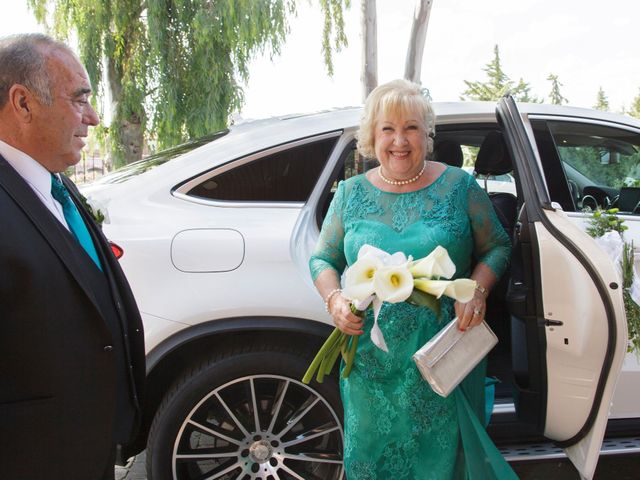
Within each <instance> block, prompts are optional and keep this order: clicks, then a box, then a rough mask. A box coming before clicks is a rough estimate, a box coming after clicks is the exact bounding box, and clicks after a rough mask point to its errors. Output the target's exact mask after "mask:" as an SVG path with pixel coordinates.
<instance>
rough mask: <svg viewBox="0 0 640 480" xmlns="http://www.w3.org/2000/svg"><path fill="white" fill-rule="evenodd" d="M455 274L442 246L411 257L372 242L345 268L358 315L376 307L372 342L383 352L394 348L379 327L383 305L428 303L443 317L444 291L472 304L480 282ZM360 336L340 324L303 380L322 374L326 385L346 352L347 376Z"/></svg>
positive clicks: (346, 291)
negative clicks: (326, 379)
mask: <svg viewBox="0 0 640 480" xmlns="http://www.w3.org/2000/svg"><path fill="white" fill-rule="evenodd" d="M455 272H456V266H455V264H454V263H453V261H452V260H451V258H450V257H449V253H448V252H447V250H446V249H445V248H444V247H441V246H438V247H436V248H435V249H434V250H433V251H432V252H431V253H430V254H429V255H427V256H426V257H424V258H422V259H420V260H413V259H412V257H411V256H409V257H407V256H406V255H405V254H404V253H402V252H396V253H394V254H389V253H387V252H385V251H383V250H380V249H379V248H376V247H373V246H371V245H363V246H362V247H361V248H360V250H359V251H358V259H357V261H356V262H355V263H354V264H353V265H351V266H350V267H349V268H348V269H347V270H346V271H345V274H344V290H343V291H342V294H343V295H344V296H345V297H347V298H348V299H350V300H351V302H352V310H353V311H354V313H356V314H364V311H365V310H366V309H367V308H369V306H372V307H373V314H374V324H373V327H372V328H371V341H372V342H373V343H374V344H375V345H376V346H377V347H378V348H380V349H381V350H384V351H385V352H388V351H389V349H388V347H387V344H386V342H385V340H384V336H383V335H382V331H381V330H380V327H379V326H378V314H379V313H380V308H381V307H382V303H383V302H389V303H399V302H404V301H407V302H409V303H412V304H414V305H420V306H425V307H428V308H430V309H432V310H433V311H434V312H435V313H436V315H439V314H440V300H439V299H440V297H442V295H446V296H448V297H451V298H454V299H456V300H458V301H459V302H462V303H466V302H468V301H470V300H471V299H472V298H473V295H474V293H475V289H476V285H477V284H476V282H475V280H471V279H468V278H458V279H455V280H449V279H450V278H451V277H453V275H454V274H455ZM358 338H359V336H358V335H354V336H351V335H347V334H346V333H343V332H341V331H340V330H339V329H338V328H335V329H334V331H333V332H332V333H331V335H330V336H329V338H328V339H327V340H326V341H325V343H324V344H323V345H322V347H321V348H320V350H319V351H318V353H317V354H316V356H315V358H314V359H313V361H312V362H311V364H310V365H309V368H308V369H307V372H306V373H305V375H304V377H303V378H302V382H303V383H306V384H308V383H309V382H311V380H312V379H313V376H314V375H316V380H317V381H318V382H320V383H322V381H323V379H324V376H325V375H327V374H328V373H329V372H330V371H331V369H332V368H333V365H334V364H335V362H336V360H337V359H338V357H339V356H340V354H342V357H343V359H344V361H345V368H344V369H343V371H342V377H343V378H347V377H348V376H349V373H351V368H352V365H353V360H354V359H355V354H356V351H357V348H358Z"/></svg>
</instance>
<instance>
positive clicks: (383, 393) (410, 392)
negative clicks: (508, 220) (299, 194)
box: [310, 167, 517, 480]
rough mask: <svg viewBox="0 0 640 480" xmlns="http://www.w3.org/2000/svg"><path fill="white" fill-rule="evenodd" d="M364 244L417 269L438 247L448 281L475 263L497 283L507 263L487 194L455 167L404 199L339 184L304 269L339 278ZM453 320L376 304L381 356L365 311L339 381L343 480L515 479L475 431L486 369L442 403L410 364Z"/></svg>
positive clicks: (445, 303) (445, 308)
mask: <svg viewBox="0 0 640 480" xmlns="http://www.w3.org/2000/svg"><path fill="white" fill-rule="evenodd" d="M364 244H370V245H373V246H375V247H378V248H381V249H382V250H385V251H387V252H389V253H394V252H398V251H401V252H404V253H405V254H406V255H412V256H413V258H415V259H417V258H422V257H424V256H425V255H427V254H428V253H429V252H431V251H432V250H433V249H434V248H435V247H436V246H437V245H442V246H443V247H445V248H446V249H447V250H448V252H449V255H450V256H451V259H452V260H453V262H454V263H455V264H456V267H457V271H456V275H455V276H456V277H468V276H469V275H470V274H471V264H472V259H474V258H475V259H477V260H478V261H480V262H483V263H484V264H486V265H487V266H489V267H490V268H491V269H492V271H493V272H495V274H496V275H497V276H500V275H501V274H502V273H503V272H504V270H505V268H506V266H507V262H508V259H509V253H510V242H509V238H508V236H507V235H506V234H505V232H504V230H503V229H502V227H501V226H500V223H499V222H498V219H497V217H496V216H495V213H494V211H493V208H492V206H491V202H490V201H489V199H488V197H487V195H486V193H485V192H484V191H483V190H482V189H481V188H480V187H479V186H478V184H477V183H476V181H475V179H474V178H473V177H472V176H470V175H469V174H467V173H466V172H464V171H463V170H460V169H458V168H455V167H447V169H446V170H445V171H444V172H443V173H442V175H441V176H440V177H439V178H438V179H436V180H435V182H433V183H432V184H431V185H429V186H427V187H425V188H423V189H420V190H418V191H415V192H410V193H401V194H398V193H390V192H385V191H382V190H380V189H378V188H376V187H375V186H373V185H372V184H371V183H370V182H369V180H367V178H366V177H365V176H364V175H359V176H356V177H352V178H350V179H349V180H346V181H343V182H340V184H339V185H338V189H337V191H336V194H335V197H334V199H333V201H332V203H331V206H330V208H329V211H328V213H327V216H326V218H325V220H324V224H323V226H322V231H321V233H320V238H319V241H318V244H317V246H316V250H315V252H314V254H313V256H312V258H311V260H310V269H311V273H312V277H313V279H314V280H315V279H316V277H317V276H318V274H319V273H320V272H321V271H323V270H324V269H327V268H332V269H334V270H336V271H338V272H340V273H342V272H343V271H344V269H345V267H346V266H347V265H350V264H352V263H353V262H354V261H355V260H356V259H357V254H358V250H359V249H360V247H361V246H362V245H364ZM453 316H454V312H453V301H451V300H450V299H448V298H445V297H443V300H442V303H441V315H440V318H437V317H436V316H435V314H434V313H433V312H432V311H431V310H429V309H427V308H424V307H416V306H413V305H410V304H408V303H398V304H387V303H385V304H383V306H382V309H381V311H380V315H379V317H378V324H379V326H380V329H381V330H382V332H383V334H384V338H385V340H386V343H387V346H388V347H389V353H385V352H384V351H382V350H380V349H379V348H377V347H376V346H375V345H374V344H373V343H372V341H371V339H370V336H369V333H370V330H371V326H372V324H373V316H372V313H371V309H369V310H368V314H367V318H366V321H365V328H364V331H365V333H364V334H363V335H362V336H361V338H360V343H359V346H358V353H357V356H356V360H355V363H354V367H353V370H352V372H351V375H350V376H349V378H348V379H346V380H345V379H341V381H340V390H341V395H342V401H343V405H344V412H345V414H344V432H345V438H344V465H345V471H346V473H347V478H348V480H387V479H393V480H400V479H416V480H417V479H420V480H422V479H438V480H444V479H479V480H480V479H482V480H490V479H510V478H517V476H516V475H515V474H514V473H513V471H512V470H511V468H510V467H509V465H508V464H507V463H506V462H505V461H504V459H503V458H502V456H501V455H500V453H499V452H498V450H497V449H496V447H495V446H494V445H493V443H492V442H491V440H490V439H489V437H488V435H487V434H486V431H485V429H484V427H483V424H484V423H483V422H484V376H485V371H486V363H485V362H482V363H481V364H480V365H479V366H478V367H477V368H476V369H475V370H474V371H473V372H472V373H471V374H470V375H469V376H468V377H467V378H466V379H465V380H464V381H463V383H462V384H461V386H460V387H458V388H457V389H456V390H455V391H454V393H453V394H451V395H449V397H447V398H442V397H440V396H438V395H437V394H435V393H434V392H433V391H432V390H431V388H430V387H429V385H428V384H427V383H426V382H425V381H424V380H423V379H422V377H421V376H420V373H419V372H418V369H417V368H416V366H415V363H414V362H413V360H412V359H411V356H412V354H413V353H414V352H415V351H416V350H418V348H420V347H421V346H422V345H423V344H424V343H425V342H426V341H427V340H429V338H431V337H432V336H433V335H435V334H436V333H437V332H438V331H439V330H440V329H441V328H442V327H443V326H444V325H445V324H446V322H447V321H448V320H449V319H451V318H453Z"/></svg>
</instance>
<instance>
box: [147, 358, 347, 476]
mask: <svg viewBox="0 0 640 480" xmlns="http://www.w3.org/2000/svg"><path fill="white" fill-rule="evenodd" d="M307 365H308V362H307V360H305V359H304V358H302V357H301V356H299V355H295V354H293V353H292V352H287V351H284V352H283V351H259V352H255V351H254V352H246V350H245V352H242V353H227V354H225V355H217V356H216V357H213V358H211V359H209V360H208V361H206V362H204V363H203V364H202V365H200V366H199V367H198V368H196V369H194V370H192V371H189V372H187V373H186V374H184V375H183V376H182V377H181V378H180V379H179V380H178V381H177V382H176V383H175V384H174V385H173V387H172V388H171V389H170V391H169V392H168V393H167V394H166V396H165V398H164V400H163V401H162V403H161V405H160V407H159V408H158V411H157V413H156V415H155V418H154V421H153V424H152V426H151V430H150V432H149V438H148V442H147V473H148V475H149V479H150V480H151V479H153V480H166V479H171V480H190V479H205V478H206V479H220V480H227V479H228V480H231V479H238V480H249V479H264V480H275V479H305V480H307V479H318V480H320V479H322V480H328V479H341V478H343V471H344V470H343V465H342V448H343V434H342V425H341V418H342V406H341V403H340V397H339V391H338V385H337V380H336V379H335V377H333V376H331V377H328V378H326V379H325V382H324V383H322V384H314V385H313V386H309V385H304V384H303V383H302V382H301V381H300V379H301V378H302V375H303V374H304V372H305V370H306V368H307Z"/></svg>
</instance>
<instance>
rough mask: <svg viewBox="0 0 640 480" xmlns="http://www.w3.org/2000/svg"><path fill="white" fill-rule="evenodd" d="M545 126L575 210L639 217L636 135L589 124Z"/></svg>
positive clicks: (552, 123) (639, 160) (639, 161)
mask: <svg viewBox="0 0 640 480" xmlns="http://www.w3.org/2000/svg"><path fill="white" fill-rule="evenodd" d="M547 126H548V129H549V132H550V134H551V137H552V139H553V144H554V146H555V149H556V152H557V155H558V157H559V160H560V163H561V166H562V169H563V171H564V175H565V176H566V182H567V184H568V188H569V192H570V195H571V196H572V198H573V202H574V206H575V209H576V210H583V209H595V208H597V207H602V208H609V207H612V206H616V207H618V208H620V209H621V210H622V211H623V212H626V213H640V205H638V200H640V135H638V134H636V133H634V132H631V131H628V130H622V129H618V128H612V127H607V126H603V125H593V124H589V123H578V122H575V123H574V122H559V121H550V122H547ZM550 190H551V189H550ZM552 199H553V195H552Z"/></svg>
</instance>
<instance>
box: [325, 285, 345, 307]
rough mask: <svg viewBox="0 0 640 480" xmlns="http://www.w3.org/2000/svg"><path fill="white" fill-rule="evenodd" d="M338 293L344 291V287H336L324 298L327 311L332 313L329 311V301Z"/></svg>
mask: <svg viewBox="0 0 640 480" xmlns="http://www.w3.org/2000/svg"><path fill="white" fill-rule="evenodd" d="M336 293H342V289H341V288H334V289H333V290H331V291H330V292H329V295H327V296H326V297H325V299H324V309H325V310H326V311H327V313H331V312H329V302H330V301H331V299H332V298H333V297H334V295H335V294H336Z"/></svg>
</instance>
